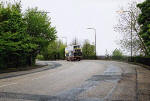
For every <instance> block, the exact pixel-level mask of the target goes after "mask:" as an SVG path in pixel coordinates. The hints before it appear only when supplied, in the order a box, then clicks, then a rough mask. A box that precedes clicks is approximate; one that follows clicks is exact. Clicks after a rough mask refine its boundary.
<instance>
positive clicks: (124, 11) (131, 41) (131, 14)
mask: <svg viewBox="0 0 150 101" xmlns="http://www.w3.org/2000/svg"><path fill="white" fill-rule="evenodd" d="M117 12H119V13H130V14H131V16H130V17H131V18H130V19H131V22H130V23H131V27H130V28H131V61H132V56H133V54H132V50H133V40H132V34H133V33H132V29H133V26H132V25H133V24H132V20H133V14H132V12H131V11H117Z"/></svg>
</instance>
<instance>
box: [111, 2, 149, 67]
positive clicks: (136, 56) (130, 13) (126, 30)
mask: <svg viewBox="0 0 150 101" xmlns="http://www.w3.org/2000/svg"><path fill="white" fill-rule="evenodd" d="M149 8H150V1H149V0H145V1H144V2H143V3H140V4H138V3H137V2H131V3H129V6H128V8H121V9H119V11H121V12H118V14H119V17H120V18H119V21H118V24H117V25H116V26H115V31H117V32H119V33H120V34H121V36H123V38H122V39H121V40H120V41H119V44H120V46H121V49H122V51H124V52H126V53H129V54H130V52H131V32H132V49H133V50H132V52H133V57H132V58H131V57H130V56H123V55H121V54H120V53H119V51H118V50H114V52H113V55H112V59H115V60H123V61H129V62H130V61H132V62H136V63H142V64H146V65H149V66H150V19H149V18H150V9H149ZM117 51H118V52H117ZM120 51H121V50H120ZM114 53H117V54H118V55H119V54H120V58H118V56H117V58H116V56H115V58H114V55H115V54H114Z"/></svg>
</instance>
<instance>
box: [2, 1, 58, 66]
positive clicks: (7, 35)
mask: <svg viewBox="0 0 150 101" xmlns="http://www.w3.org/2000/svg"><path fill="white" fill-rule="evenodd" d="M44 16H45V15H44ZM38 19H39V20H40V18H38ZM38 19H37V20H38ZM28 20H32V19H30V18H29V19H27V18H26V16H25V17H24V15H23V14H22V13H21V5H20V3H15V4H10V3H9V4H6V5H5V6H4V4H3V3H0V68H6V67H19V66H26V65H32V64H34V63H35V57H36V55H37V54H38V52H39V49H40V48H41V47H42V46H44V44H45V43H46V42H49V41H52V40H54V39H55V33H56V31H53V30H54V29H55V28H52V29H51V26H50V23H49V22H48V21H49V20H45V23H46V22H47V23H48V25H49V27H47V29H46V28H45V27H44V28H43V29H40V33H41V34H40V35H41V36H40V35H34V36H33V35H32V34H31V33H29V23H28ZM38 23H40V22H38ZM32 25H33V26H32V28H33V29H35V28H37V29H38V28H39V27H41V26H34V24H32ZM41 25H43V24H41ZM48 25H47V26H48ZM42 30H44V31H45V30H48V31H50V32H51V34H49V32H48V31H46V32H45V33H44V35H42V34H43V33H42ZM30 32H34V30H32V31H31V30H30ZM37 34H39V33H37ZM44 36H45V37H44ZM40 37H42V38H40ZM43 37H44V38H43ZM43 40H45V41H43Z"/></svg>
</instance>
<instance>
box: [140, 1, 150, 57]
mask: <svg viewBox="0 0 150 101" xmlns="http://www.w3.org/2000/svg"><path fill="white" fill-rule="evenodd" d="M137 7H139V8H140V10H141V14H140V15H139V18H138V23H139V25H140V32H139V35H140V36H141V37H142V39H143V41H144V43H145V45H146V46H147V49H148V52H147V53H148V54H147V55H150V0H146V1H144V2H143V3H141V4H138V5H137Z"/></svg>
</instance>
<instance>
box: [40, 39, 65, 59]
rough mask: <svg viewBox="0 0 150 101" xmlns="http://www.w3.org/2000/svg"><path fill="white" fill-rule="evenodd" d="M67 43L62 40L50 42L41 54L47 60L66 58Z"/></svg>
mask: <svg viewBox="0 0 150 101" xmlns="http://www.w3.org/2000/svg"><path fill="white" fill-rule="evenodd" d="M65 47H66V46H65V44H64V43H62V41H60V40H58V41H53V42H50V43H49V45H48V47H47V48H45V49H43V51H42V52H41V54H42V55H43V57H44V59H45V60H56V59H65Z"/></svg>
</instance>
